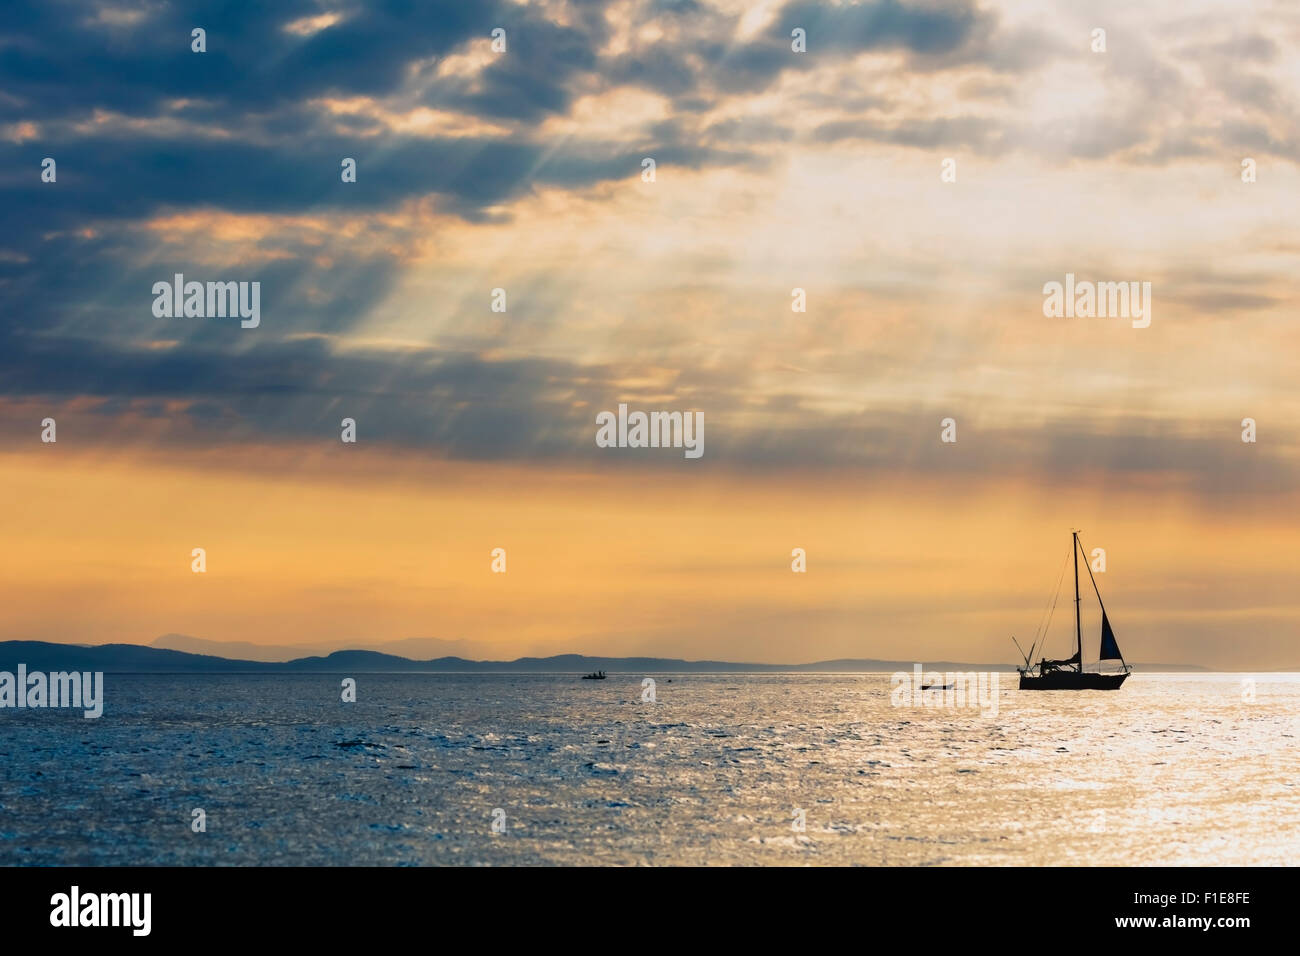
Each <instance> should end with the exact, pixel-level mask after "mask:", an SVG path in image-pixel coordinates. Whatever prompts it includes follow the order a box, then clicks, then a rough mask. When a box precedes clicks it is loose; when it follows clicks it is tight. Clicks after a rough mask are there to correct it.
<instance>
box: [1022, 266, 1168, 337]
mask: <svg viewBox="0 0 1300 956" xmlns="http://www.w3.org/2000/svg"><path fill="white" fill-rule="evenodd" d="M1043 315H1045V316H1047V317H1048V318H1049V319H1059V318H1067V319H1073V318H1075V317H1076V316H1077V317H1078V318H1081V319H1093V318H1102V319H1132V320H1133V328H1135V329H1145V328H1146V327H1147V326H1148V325H1150V324H1151V283H1150V282H1089V281H1087V280H1086V279H1085V280H1083V281H1080V282H1076V281H1075V278H1074V273H1073V272H1067V273H1066V274H1065V282H1064V284H1062V283H1060V282H1048V283H1047V284H1046V285H1044V286H1043Z"/></svg>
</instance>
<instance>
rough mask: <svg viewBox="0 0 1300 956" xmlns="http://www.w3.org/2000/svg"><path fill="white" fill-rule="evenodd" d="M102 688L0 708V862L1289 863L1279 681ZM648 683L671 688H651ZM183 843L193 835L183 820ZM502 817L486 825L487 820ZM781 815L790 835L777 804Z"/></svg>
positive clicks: (1298, 722) (452, 679)
mask: <svg viewBox="0 0 1300 956" xmlns="http://www.w3.org/2000/svg"><path fill="white" fill-rule="evenodd" d="M644 676H646V675H642V674H612V675H610V678H609V679H608V680H606V681H582V680H579V679H578V677H577V675H574V676H572V677H570V676H556V675H517V676H516V675H499V676H496V675H494V676H484V675H445V674H422V675H366V674H358V675H356V679H357V682H358V695H359V699H358V702H357V703H355V704H346V703H343V702H342V701H341V700H340V687H339V684H340V677H341V675H310V676H308V675H292V676H261V675H258V676H250V675H208V676H172V675H153V676H145V675H138V676H137V675H113V674H109V675H107V677H106V698H107V700H106V704H105V710H104V716H103V717H102V718H100V719H99V720H85V719H83V718H82V717H81V716H80V712H69V711H31V710H22V711H19V710H4V711H0V728H2V731H3V732H2V734H0V863H5V864H14V863H30V864H145V863H151V864H341V865H348V864H416V865H419V864H444V863H451V864H511V863H525V864H547V863H559V864H647V863H649V864H669V863H682V864H734V863H743V864H786V865H790V864H794V865H802V864H867V865H886V864H961V865H990V864H1136V865H1146V864H1293V863H1294V862H1295V860H1296V858H1297V850H1300V753H1298V751H1297V743H1300V717H1298V715H1300V676H1297V675H1257V676H1256V677H1255V687H1254V700H1253V701H1250V700H1247V699H1244V698H1245V697H1248V696H1249V694H1243V678H1242V675H1235V674H1233V675H1228V674H1212V675H1195V676H1191V675H1162V674H1152V675H1146V674H1137V675H1135V676H1134V677H1132V678H1131V679H1130V680H1129V682H1128V683H1127V684H1126V685H1125V686H1124V688H1123V689H1122V690H1120V691H1118V692H1113V693H1102V692H1091V693H1089V692H1083V693H1072V692H1053V693H1043V692H1039V693H1021V692H1020V691H1018V690H1016V689H1015V687H1014V676H1015V675H1007V674H1003V675H1000V684H1001V690H1000V693H999V696H998V709H997V714H996V715H987V716H985V715H981V713H980V711H979V710H978V709H973V708H963V709H951V708H948V709H943V708H917V707H895V706H891V704H890V678H889V675H886V674H854V675H802V674H801V675H750V674H746V675H689V674H686V675H681V674H673V675H665V674H656V675H653V676H654V678H655V680H656V682H657V687H656V695H657V698H658V700H657V702H656V703H653V704H651V703H644V702H642V700H641V696H642V687H641V681H642V678H643V677H644ZM669 681H671V683H670V682H669ZM196 807H201V808H203V809H204V810H205V811H206V814H207V832H206V833H193V832H191V828H190V822H191V811H192V809H193V808H196ZM497 808H500V809H502V810H504V811H505V823H506V832H505V833H504V834H501V835H494V834H493V833H492V821H493V811H494V810H495V809H497ZM796 808H799V809H803V810H804V811H805V812H806V821H807V822H806V830H805V831H804V832H802V833H800V832H796V831H794V830H793V829H792V822H793V820H794V817H793V811H794V810H795V809H796Z"/></svg>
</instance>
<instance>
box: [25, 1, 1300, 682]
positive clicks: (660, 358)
mask: <svg viewBox="0 0 1300 956" xmlns="http://www.w3.org/2000/svg"><path fill="white" fill-rule="evenodd" d="M416 6H418V7H419V8H418V9H416V8H415V7H411V8H407V7H404V6H403V5H396V4H392V5H390V4H375V5H372V6H371V8H369V9H366V10H365V11H364V14H363V12H362V8H361V7H360V6H357V5H351V4H335V3H333V2H330V0H322V2H315V0H289V2H286V3H282V4H276V5H273V6H272V7H269V8H266V9H249V10H244V11H240V12H239V13H238V14H237V15H232V14H231V13H229V12H225V13H222V14H220V15H218V11H219V10H222V9H224V8H221V7H219V5H208V4H197V5H194V6H193V7H192V8H189V9H187V10H185V11H180V10H177V9H174V8H172V7H170V6H148V7H129V8H128V7H126V6H122V5H118V4H116V3H110V2H94V3H92V2H85V3H73V4H69V5H66V6H64V5H60V6H45V5H32V6H27V5H24V4H21V3H20V4H17V5H15V6H14V8H13V9H12V11H9V12H7V13H6V16H5V18H4V22H3V23H0V45H2V46H3V47H4V48H5V49H6V51H7V55H6V57H5V58H4V60H3V61H0V91H3V92H0V168H3V169H4V170H6V173H5V175H4V176H3V177H0V201H3V203H4V207H5V209H6V216H5V219H6V229H5V230H4V232H3V233H2V234H0V494H3V496H4V498H5V500H6V502H8V503H9V507H8V508H7V509H6V515H5V518H4V521H3V534H2V543H3V547H2V548H0V580H3V581H4V585H3V592H2V596H3V598H4V602H5V607H6V614H5V615H4V618H3V620H0V640H46V641H59V642H65V643H111V642H125V643H148V642H149V641H151V640H154V639H156V637H157V636H158V635H162V634H168V633H181V634H190V635H195V636H198V637H200V638H201V639H205V640H214V641H236V642H247V643H248V644H251V645H255V646H262V647H268V646H275V645H284V644H295V643H300V642H311V643H313V644H319V646H322V647H328V646H334V647H337V648H342V647H346V646H350V644H352V643H354V642H356V641H358V640H360V639H361V638H358V635H364V641H365V642H366V643H367V644H378V645H384V644H388V643H391V642H399V641H405V640H411V639H416V640H426V639H429V640H448V641H454V642H458V643H457V644H456V646H459V647H463V648H465V649H466V650H465V653H463V654H461V655H460V656H468V657H481V658H492V659H513V658H516V657H519V656H526V655H531V656H548V655H551V654H557V653H585V654H591V655H599V656H620V657H621V656H639V655H644V656H655V657H676V658H687V659H719V660H735V661H753V662H759V663H763V662H767V663H788V662H795V661H817V660H829V659H835V658H879V659H889V660H919V661H925V660H973V661H990V662H992V661H1001V660H1006V661H1008V662H1011V661H1014V660H1016V659H1017V658H1016V655H1015V650H1014V648H1013V647H1012V645H1011V642H1010V639H1009V638H1010V636H1011V635H1015V636H1016V637H1018V638H1020V639H1021V641H1022V643H1024V642H1025V639H1026V638H1031V637H1032V635H1033V633H1034V631H1035V627H1036V626H1037V624H1038V622H1039V620H1040V619H1041V617H1042V615H1043V612H1044V610H1045V607H1046V606H1047V605H1048V603H1049V601H1050V599H1051V596H1052V593H1053V591H1054V589H1055V586H1056V583H1057V581H1058V578H1059V575H1060V571H1061V567H1062V562H1063V560H1064V559H1065V557H1066V554H1067V550H1068V546H1069V531H1070V529H1071V528H1082V529H1083V541H1084V542H1085V546H1086V547H1087V548H1088V549H1089V551H1091V549H1093V548H1104V549H1105V552H1106V561H1107V567H1106V571H1105V572H1104V573H1099V574H1098V584H1099V586H1100V589H1101V592H1102V596H1103V597H1104V599H1105V601H1106V607H1107V611H1108V614H1109V616H1110V619H1111V622H1112V624H1113V625H1114V628H1115V633H1116V635H1117V638H1118V641H1119V644H1120V647H1121V648H1122V649H1123V651H1124V653H1125V655H1126V657H1128V658H1129V659H1130V660H1135V661H1144V660H1145V661H1165V662H1170V663H1175V662H1183V663H1186V664H1195V665H1201V666H1205V667H1210V668H1225V669H1228V668H1231V669H1237V668H1251V667H1256V668H1262V669H1267V668H1274V667H1293V666H1296V664H1297V659H1296V656H1295V653H1294V648H1295V647H1296V637H1297V628H1298V626H1300V594H1298V593H1297V589H1296V587H1295V581H1296V579H1297V573H1298V572H1300V554H1298V550H1297V548H1296V547H1295V542H1296V540H1297V537H1298V535H1300V507H1297V505H1300V491H1298V489H1300V481H1298V480H1297V479H1300V435H1298V434H1297V428H1296V423H1297V421H1300V396H1298V395H1297V393H1296V391H1295V387H1294V383H1295V379H1296V375H1295V371H1296V359H1295V356H1296V355H1297V353H1298V349H1300V328H1298V327H1297V325H1296V322H1295V315H1296V309H1297V305H1298V304H1300V289H1298V287H1297V283H1298V282H1300V279H1297V276H1298V275H1300V270H1297V268H1296V267H1297V261H1298V260H1300V227H1298V226H1297V224H1296V222H1295V209H1296V208H1297V205H1296V197H1297V196H1300V167H1298V165H1297V157H1298V156H1300V109H1298V108H1297V107H1300V102H1297V97H1296V94H1295V90H1296V89H1297V80H1300V55H1298V54H1300V9H1297V8H1295V7H1290V6H1286V5H1283V4H1279V3H1266V2H1261V3H1246V4H1228V3H1225V2H1204V0H1190V2H1172V0H1163V2H1157V3H1151V4H1144V5H1142V6H1141V7H1140V8H1137V9H1135V8H1133V7H1132V6H1131V5H1128V4H1122V3H1118V2H1114V3H1103V2H1099V3H1097V4H1094V5H1092V7H1091V8H1090V9H1089V10H1088V11H1086V12H1084V11H1080V10H1077V9H1075V8H1074V7H1073V6H1072V5H1071V4H1069V3H1066V2H1064V0H1061V2H1056V3H1050V4H1046V5H1044V4H1038V3H1028V2H1023V0H1005V2H989V3H985V2H981V3H974V2H967V0H951V2H945V3H920V2H915V3H914V2H902V0H876V2H870V0H869V2H863V3H857V4H838V5H836V4H810V3H805V2H803V0H790V2H787V3H771V2H769V3H760V4H757V5H753V4H745V3H741V2H739V0H712V2H700V3H695V2H682V3H673V2H669V0H615V2H611V3H606V4H595V3H577V2H561V0H545V2H535V3H515V2H511V0H503V2H495V0H488V2H484V3H481V4H479V3H475V4H470V5H466V4H462V3H453V2H447V3H431V4H428V5H424V6H420V5H416ZM1045 11H1047V12H1045ZM204 21H207V22H209V23H210V24H211V26H210V28H209V36H208V48H207V51H206V52H205V53H203V54H196V53H193V52H191V50H190V41H189V36H190V31H191V28H192V27H194V26H195V25H199V24H201V23H202V22H204ZM1098 26H1103V27H1105V29H1106V31H1107V49H1106V51H1105V52H1104V53H1094V52H1092V50H1091V49H1090V34H1091V31H1092V30H1093V29H1094V28H1096V27H1098ZM497 27H501V28H504V29H505V30H506V31H507V35H508V38H509V45H508V49H507V50H506V51H505V52H503V53H497V52H494V51H493V50H492V48H491V31H492V30H493V29H494V28H497ZM795 27H799V28H802V29H806V31H807V38H808V42H807V52H805V53H794V52H792V50H791V42H790V34H791V30H792V28H795ZM380 35H382V36H383V37H384V41H383V42H382V43H380V42H377V41H373V38H374V37H377V36H380ZM45 157H52V158H54V159H56V160H57V163H58V166H57V169H58V176H57V181H55V182H42V181H41V178H40V175H41V163H42V159H43V158H45ZM345 157H351V158H354V159H355V160H356V164H357V177H356V182H343V181H341V178H340V163H341V161H342V160H343V159H344V158H345ZM647 157H649V158H653V159H654V160H655V162H656V176H655V179H654V181H653V182H646V181H644V180H643V178H642V170H643V167H642V162H643V159H645V158H647ZM948 158H952V159H954V160H955V163H956V167H955V168H956V171H957V174H956V181H955V182H944V181H942V180H941V178H940V172H941V168H942V163H943V161H944V160H945V159H948ZM1246 158H1250V159H1252V160H1254V162H1255V163H1257V165H1258V179H1257V181H1255V182H1252V183H1246V182H1243V180H1242V162H1243V160H1244V159H1246ZM177 273H181V274H184V275H185V276H186V277H187V278H192V279H196V280H200V281H207V280H214V281H259V282H260V283H261V297H262V298H261V318H260V324H259V325H258V326H257V327H256V328H247V329H245V328H241V327H240V323H239V321H238V320H237V319H234V320H232V319H224V318H160V317H157V316H156V315H155V314H154V312H153V310H152V306H153V303H154V296H153V294H152V292H151V289H152V287H153V285H154V284H155V283H156V282H158V281H160V280H162V281H170V280H171V279H172V277H173V276H174V275H175V274H177ZM1067 273H1069V274H1077V275H1078V276H1080V277H1084V278H1087V279H1090V280H1094V281H1112V280H1113V281H1145V282H1150V283H1151V284H1152V289H1153V308H1152V313H1151V324H1150V326H1149V327H1147V328H1134V327H1132V325H1131V323H1130V322H1129V321H1128V320H1126V319H1115V318H1068V319H1067V318H1048V317H1045V316H1044V313H1043V287H1044V284H1045V283H1047V282H1051V281H1061V280H1062V279H1063V278H1064V277H1065V276H1066V274H1067ZM496 289H503V290H505V293H506V296H507V303H508V304H507V309H506V311H505V312H494V311H492V307H491V306H492V303H493V299H494V290H496ZM794 289H802V290H804V292H805V294H806V297H807V311H806V312H792V310H791V303H792V290H794ZM620 403H626V404H628V405H629V407H630V408H633V409H643V410H665V411H687V410H697V411H700V412H702V413H703V415H704V422H705V432H704V439H705V440H704V446H703V447H704V454H703V456H702V457H700V458H699V459H688V458H686V457H684V456H683V454H682V452H681V451H680V450H679V449H671V448H670V449H626V448H600V447H598V446H597V444H596V441H595V435H596V415H597V414H598V413H599V412H601V411H607V410H610V411H612V410H616V409H617V408H618V406H619V404H620ZM47 417H48V418H53V419H55V420H56V421H57V442H55V443H45V442H42V440H41V434H42V421H43V420H44V419H46V418H47ZM344 418H351V419H353V420H355V422H356V430H357V436H358V441H357V443H356V444H344V443H342V442H341V441H340V424H341V420H342V419H344ZM946 418H952V419H953V420H955V423H956V437H957V440H956V441H955V442H953V443H946V442H942V441H941V440H940V433H941V422H942V421H943V420H944V419H946ZM1244 418H1252V419H1254V420H1256V421H1257V423H1258V441H1256V442H1253V443H1247V442H1243V441H1242V440H1241V434H1242V424H1241V423H1242V420H1243V419H1244ZM194 548H203V549H204V550H205V552H206V571H205V573H202V574H195V573H193V572H192V570H191V560H192V558H191V553H192V549H194ZM496 548H503V549H505V551H506V553H507V556H508V557H507V560H508V570H507V572H506V573H504V574H498V573H493V572H492V570H491V563H492V560H493V559H492V552H493V549H496ZM795 548H801V549H804V551H805V552H806V556H807V572H806V573H800V574H796V573H792V571H791V561H792V554H791V552H792V549H795ZM1081 573H1083V572H1081ZM1066 575H1067V576H1066V579H1065V584H1064V587H1065V589H1066V591H1067V592H1068V590H1069V588H1070V586H1071V585H1070V581H1069V577H1068V571H1067V572H1066ZM1082 586H1083V587H1084V588H1085V591H1086V589H1087V588H1088V587H1089V585H1088V584H1087V579H1086V577H1085V579H1084V582H1083V585H1082ZM1071 597H1072V595H1070V594H1069V593H1065V594H1064V596H1063V597H1062V599H1061V602H1060V604H1059V605H1058V606H1057V608H1056V617H1055V619H1054V628H1055V629H1060V628H1062V627H1064V629H1063V630H1054V634H1055V635H1056V636H1055V637H1054V639H1053V640H1054V643H1053V644H1052V645H1051V646H1050V648H1049V651H1050V652H1051V653H1060V652H1064V651H1065V650H1066V647H1067V642H1068V633H1069V628H1068V626H1065V625H1063V624H1062V622H1063V621H1064V620H1065V619H1066V618H1067V617H1068V616H1069V615H1070V614H1071V613H1072V610H1071V609H1070V607H1069V601H1070V599H1071ZM1065 624H1066V625H1068V624H1069V622H1068V621H1065ZM1087 626H1088V624H1087V623H1085V627H1087ZM1090 633H1091V632H1089V631H1087V630H1085V638H1086V640H1093V638H1091V637H1088V634H1090ZM418 635H431V637H429V638H419V637H418ZM1085 647H1086V648H1087V647H1092V648H1093V649H1094V650H1095V645H1090V644H1086V645H1085Z"/></svg>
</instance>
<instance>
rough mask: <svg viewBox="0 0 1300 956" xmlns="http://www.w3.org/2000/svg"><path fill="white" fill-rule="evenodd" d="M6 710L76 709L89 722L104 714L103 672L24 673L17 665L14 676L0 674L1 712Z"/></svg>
mask: <svg viewBox="0 0 1300 956" xmlns="http://www.w3.org/2000/svg"><path fill="white" fill-rule="evenodd" d="M5 707H18V708H26V707H31V708H41V707H78V708H81V709H83V710H84V711H85V713H84V714H83V716H84V717H86V719H88V720H91V719H94V718H96V717H99V716H101V715H102V714H103V713H104V672H103V671H95V672H94V673H91V672H90V671H86V672H85V673H79V672H78V671H71V672H65V671H54V672H53V673H51V674H48V675H47V674H44V673H42V672H40V671H32V672H31V673H28V672H27V665H26V664H19V665H18V675H17V677H15V676H14V675H13V674H11V673H10V672H9V671H0V709H3V708H5Z"/></svg>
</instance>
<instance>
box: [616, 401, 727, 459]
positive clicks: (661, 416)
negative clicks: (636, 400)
mask: <svg viewBox="0 0 1300 956" xmlns="http://www.w3.org/2000/svg"><path fill="white" fill-rule="evenodd" d="M596 424H597V425H598V426H600V427H599V428H597V429H596V444H597V445H598V446H600V447H601V448H683V449H685V452H684V454H685V456H686V457H687V458H699V457H700V456H701V455H703V454H704V413H703V412H628V410H627V405H626V404H621V405H619V406H618V414H617V415H615V414H614V413H613V412H600V413H599V414H598V415H597V416H596Z"/></svg>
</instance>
